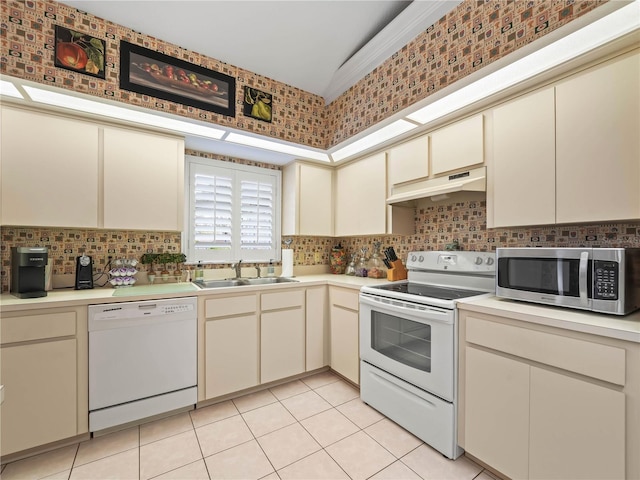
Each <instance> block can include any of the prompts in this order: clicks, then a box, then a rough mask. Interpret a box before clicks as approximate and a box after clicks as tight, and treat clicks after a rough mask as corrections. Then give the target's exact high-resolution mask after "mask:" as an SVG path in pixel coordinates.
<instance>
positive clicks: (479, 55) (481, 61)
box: [0, 0, 607, 148]
mask: <svg viewBox="0 0 640 480" xmlns="http://www.w3.org/2000/svg"><path fill="white" fill-rule="evenodd" d="M606 2H607V0H515V1H513V0H509V1H507V0H466V1H465V2H463V3H462V4H460V5H459V6H458V7H456V8H455V9H454V10H453V11H452V12H450V13H449V14H448V15H446V16H445V17H443V18H442V19H441V20H439V21H438V22H436V23H435V24H434V25H432V26H430V27H429V28H427V30H425V31H424V32H423V33H421V34H420V35H418V36H417V37H416V38H415V39H414V40H413V41H411V42H409V44H407V45H406V46H405V47H403V48H402V49H401V50H400V51H398V52H396V53H395V54H394V55H392V57H391V58H389V59H388V60H386V61H385V62H384V63H383V64H382V65H380V66H379V67H378V68H376V69H375V70H373V71H372V72H371V73H369V74H368V75H366V76H365V77H364V78H363V79H362V80H360V81H359V82H357V83H356V84H355V85H354V86H353V87H351V88H350V89H349V90H348V91H347V92H345V93H344V94H342V95H341V96H340V97H339V98H338V99H336V100H335V101H334V102H332V103H331V104H330V105H328V106H325V104H324V100H323V99H322V98H321V97H319V96H317V95H313V94H310V93H308V92H304V91H302V90H300V89H297V88H294V87H291V86H289V85H285V84H283V83H280V82H278V81H276V80H273V79H270V78H267V77H263V76H261V75H258V74H256V73H252V72H249V71H247V70H243V69H242V68H239V67H236V66H233V65H229V64H226V63H224V62H221V61H219V60H216V59H214V58H209V57H206V56H204V55H201V54H199V53H197V52H193V51H189V50H186V49H184V48H181V47H180V46H177V45H172V44H170V43H167V42H164V41H163V40H162V39H157V38H153V37H150V36H147V35H144V34H142V33H139V32H136V31H134V30H131V29H130V28H127V27H126V26H122V25H116V24H114V23H112V22H109V21H106V20H103V19H101V18H98V17H95V16H93V15H90V14H86V13H84V12H81V11H79V10H77V9H74V8H71V7H68V6H66V5H64V4H63V3H58V2H55V1H53V0H45V1H36V0H20V1H19V0H6V1H3V2H1V17H0V19H1V30H0V38H1V41H2V54H1V56H0V72H1V73H5V74H8V75H12V76H15V77H19V78H25V79H27V80H31V81H34V82H39V83H44V84H51V85H56V86H58V87H61V88H65V89H69V90H75V91H79V92H83V93H86V94H89V95H94V96H97V97H102V98H109V99H112V100H116V101H119V102H124V103H130V104H134V105H139V106H142V107H145V108H149V109H151V110H161V111H166V112H171V113H174V114H177V115H180V116H183V117H189V118H194V119H198V120H203V121H209V122H213V123H215V124H219V125H223V126H229V127H234V128H238V129H240V130H247V131H253V132H256V133H259V134H261V135H265V136H270V137H276V138H280V139H283V140H287V141H291V142H295V143H299V144H304V145H308V146H311V147H318V148H328V147H330V146H333V145H336V144H337V143H340V142H342V141H344V140H346V139H348V138H349V137H351V136H353V135H355V134H357V133H359V132H361V131H362V130H364V129H366V128H368V127H370V126H371V125H374V124H376V123H378V122H380V121H382V120H384V119H386V118H388V117H389V116H391V115H393V114H394V113H396V112H397V111H398V110H401V109H403V108H405V107H408V106H410V105H412V104H413V103H415V102H418V101H420V100H422V99H424V98H426V97H427V96H429V95H431V94H433V93H434V92H436V91H438V90H440V89H442V88H444V87H446V86H448V85H450V84H452V83H454V82H455V81H456V80H458V79H460V78H462V77H464V76H466V75H468V74H469V73H472V72H474V71H476V70H478V69H481V68H482V67H484V66H485V65H487V64H490V63H492V62H494V61H495V60H497V59H499V58H501V57H503V56H505V55H507V54H509V53H510V52H512V51H514V50H516V49H518V48H520V47H522V46H523V45H526V44H527V43H530V42H531V41H533V40H536V39H538V38H540V37H542V36H544V35H546V34H547V33H549V32H551V31H553V30H555V29H557V28H558V27H560V26H562V25H565V24H567V23H568V22H570V21H572V20H574V19H576V18H578V17H580V16H582V15H584V14H585V13H587V12H589V11H591V10H593V9H594V8H597V7H598V6H600V5H602V4H604V3H606ZM54 25H62V26H64V27H67V28H71V29H74V30H78V31H81V32H84V33H88V34H90V35H92V36H94V37H97V38H101V39H104V40H105V41H106V62H107V68H106V79H105V80H101V79H96V78H94V77H88V76H86V75H82V74H79V73H74V72H71V71H68V70H64V69H60V68H56V67H54V62H53V57H54V50H53V49H54V41H55V39H54ZM120 40H125V41H127V42H130V43H133V44H136V45H140V46H143V47H145V48H149V49H152V50H157V51H159V52H161V53H164V54H166V55H170V56H172V57H176V58H179V59H182V60H185V61H187V62H191V63H195V64H197V65H201V66H203V67H205V68H209V69H212V70H216V71H219V72H222V73H224V74H227V75H231V76H233V77H235V78H236V103H237V105H236V107H237V108H236V110H237V112H236V117H235V118H231V117H227V116H224V115H219V114H216V113H211V112H208V111H204V110H200V109H198V108H194V107H188V106H184V105H181V104H176V103H173V102H170V101H166V100H161V99H157V98H154V97H150V96H146V95H141V94H137V93H132V92H128V91H125V90H121V89H120V88H119V82H118V75H119V58H120V56H119V42H120ZM244 85H249V86H252V87H255V88H258V89H261V90H264V91H267V92H269V93H271V94H272V95H273V99H274V103H273V108H274V111H273V122H272V123H265V122H261V121H259V120H255V119H252V118H250V117H245V116H244V115H243V114H242V113H241V111H242V108H241V106H242V98H243V97H242V89H243V86H244Z"/></svg>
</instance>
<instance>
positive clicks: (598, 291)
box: [593, 260, 618, 300]
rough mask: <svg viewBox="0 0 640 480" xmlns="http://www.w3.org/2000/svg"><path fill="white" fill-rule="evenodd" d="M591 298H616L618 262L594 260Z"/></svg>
mask: <svg viewBox="0 0 640 480" xmlns="http://www.w3.org/2000/svg"><path fill="white" fill-rule="evenodd" d="M593 274H594V282H593V298H594V299H596V300H618V262H608V261H604V260H594V262H593Z"/></svg>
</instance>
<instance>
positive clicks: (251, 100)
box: [242, 85, 273, 123]
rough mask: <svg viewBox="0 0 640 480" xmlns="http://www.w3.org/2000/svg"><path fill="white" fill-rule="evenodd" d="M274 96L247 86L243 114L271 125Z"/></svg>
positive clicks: (245, 87)
mask: <svg viewBox="0 0 640 480" xmlns="http://www.w3.org/2000/svg"><path fill="white" fill-rule="evenodd" d="M272 101H273V95H271V94H270V93H267V92H263V91H261V90H257V89H255V88H251V87H249V86H247V85H245V86H244V100H243V102H242V105H243V107H242V113H244V115H246V116H247V117H252V118H255V119H257V120H262V121H263V122H269V123H271V119H272V116H271V112H272V111H273V110H272Z"/></svg>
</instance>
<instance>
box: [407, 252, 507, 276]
mask: <svg viewBox="0 0 640 480" xmlns="http://www.w3.org/2000/svg"><path fill="white" fill-rule="evenodd" d="M495 263H496V256H495V253H492V252H461V251H451V252H449V251H444V252H443V251H426V252H411V253H409V255H408V256H407V268H408V269H409V270H435V271H443V272H444V271H447V272H462V273H478V274H489V275H494V274H495V270H496V265H495Z"/></svg>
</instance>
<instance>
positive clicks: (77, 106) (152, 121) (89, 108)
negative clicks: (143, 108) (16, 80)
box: [23, 85, 225, 140]
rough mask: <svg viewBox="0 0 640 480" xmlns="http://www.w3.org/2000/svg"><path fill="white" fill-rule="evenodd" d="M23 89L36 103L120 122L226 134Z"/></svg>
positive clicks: (209, 135) (203, 134) (216, 135)
mask: <svg viewBox="0 0 640 480" xmlns="http://www.w3.org/2000/svg"><path fill="white" fill-rule="evenodd" d="M23 88H24V89H25V91H26V92H27V94H28V95H29V97H31V99H32V100H33V101H34V102H40V103H44V104H47V105H53V106H56V107H63V108H69V109H71V110H78V111H81V112H85V113H93V114H96V115H103V116H105V117H110V118H117V119H119V120H128V121H131V122H135V123H140V124H143V125H149V126H153V127H159V128H165V129H169V130H173V131H176V132H180V133H186V134H191V135H197V136H199V137H206V138H213V139H216V140H219V139H220V138H222V136H223V135H224V133H225V132H224V131H223V130H220V129H217V128H211V127H206V126H204V125H196V124H193V123H189V122H183V121H181V120H174V119H172V118H167V117H162V116H160V115H155V114H152V113H144V112H140V111H137V110H132V109H129V108H124V107H118V106H115V105H108V104H106V103H102V102H95V101H93V100H87V99H84V98H80V97H75V96H72V95H66V94H64V93H56V92H52V91H49V90H44V89H41V88H35V87H30V86H27V85H25V86H24V87H23Z"/></svg>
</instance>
